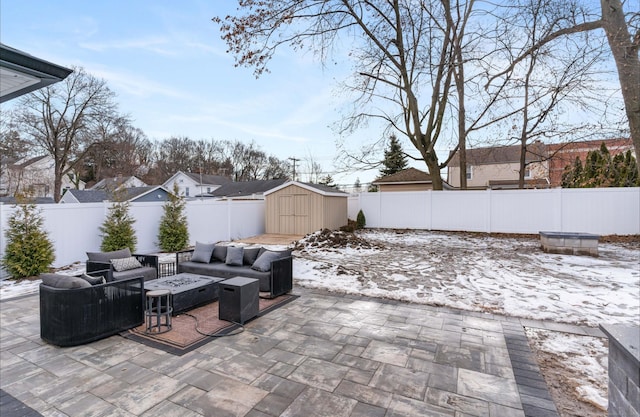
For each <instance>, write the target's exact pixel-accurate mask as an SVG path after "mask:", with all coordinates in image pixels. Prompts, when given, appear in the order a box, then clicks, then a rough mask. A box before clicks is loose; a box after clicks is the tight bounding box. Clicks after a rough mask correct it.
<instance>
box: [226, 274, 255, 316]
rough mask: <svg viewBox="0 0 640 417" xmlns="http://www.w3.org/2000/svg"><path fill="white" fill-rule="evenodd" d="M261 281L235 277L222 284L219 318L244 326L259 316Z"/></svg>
mask: <svg viewBox="0 0 640 417" xmlns="http://www.w3.org/2000/svg"><path fill="white" fill-rule="evenodd" d="M259 295H260V281H259V280H257V279H254V278H245V277H235V278H231V279H227V280H225V281H222V282H220V298H219V307H218V318H219V319H220V320H226V321H230V322H233V323H240V324H244V323H245V322H246V321H248V320H251V319H252V318H254V317H256V316H257V315H258V312H259V311H260V308H259V298H260V297H259Z"/></svg>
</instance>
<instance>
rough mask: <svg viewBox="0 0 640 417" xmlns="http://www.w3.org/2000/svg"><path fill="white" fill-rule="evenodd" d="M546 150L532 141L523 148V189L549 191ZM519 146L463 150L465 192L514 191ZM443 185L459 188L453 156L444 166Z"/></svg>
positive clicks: (517, 170)
mask: <svg viewBox="0 0 640 417" xmlns="http://www.w3.org/2000/svg"><path fill="white" fill-rule="evenodd" d="M546 159H547V147H546V145H545V144H543V143H542V142H534V143H531V144H529V146H528V147H527V154H526V158H525V161H526V164H527V165H526V166H525V172H524V179H525V188H549V176H548V173H549V169H548V162H547V161H546ZM519 173H520V145H514V146H493V147H488V148H475V149H467V169H466V176H467V188H468V189H487V188H490V189H511V188H518V175H519ZM447 182H448V183H449V184H450V185H451V186H452V187H454V188H459V187H460V157H459V154H458V153H456V154H455V155H454V156H453V158H452V159H451V161H450V162H449V166H448V167H447Z"/></svg>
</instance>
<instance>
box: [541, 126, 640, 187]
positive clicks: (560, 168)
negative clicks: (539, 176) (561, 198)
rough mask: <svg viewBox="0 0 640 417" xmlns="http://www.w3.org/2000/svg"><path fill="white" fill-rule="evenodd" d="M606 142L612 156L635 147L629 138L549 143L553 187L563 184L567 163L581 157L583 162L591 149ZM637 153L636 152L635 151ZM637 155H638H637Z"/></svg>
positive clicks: (550, 179)
mask: <svg viewBox="0 0 640 417" xmlns="http://www.w3.org/2000/svg"><path fill="white" fill-rule="evenodd" d="M602 142H604V144H605V146H606V147H607V149H608V150H609V152H610V153H611V156H614V155H617V154H619V153H624V152H627V151H628V150H631V152H634V149H633V141H632V140H631V138H628V139H606V140H602V139H600V140H590V141H584V142H570V143H554V144H549V145H547V155H548V157H549V182H550V186H551V187H560V186H561V185H562V173H563V172H564V169H565V167H566V166H567V165H572V164H573V163H574V161H575V160H576V157H579V158H580V160H581V161H582V163H583V164H584V161H585V160H586V158H587V154H588V153H589V151H594V150H598V149H600V146H601V145H602ZM634 154H635V152H634ZM636 157H637V155H636Z"/></svg>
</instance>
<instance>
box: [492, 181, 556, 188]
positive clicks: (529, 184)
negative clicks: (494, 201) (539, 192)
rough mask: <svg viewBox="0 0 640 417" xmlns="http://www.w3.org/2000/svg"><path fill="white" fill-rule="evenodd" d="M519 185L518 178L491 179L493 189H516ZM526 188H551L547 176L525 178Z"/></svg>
mask: <svg viewBox="0 0 640 417" xmlns="http://www.w3.org/2000/svg"><path fill="white" fill-rule="evenodd" d="M518 187H519V182H518V180H490V181H489V188H491V189H492V190H500V189H516V188H518ZM524 188H529V189H531V188H550V184H549V181H547V179H546V178H532V179H527V180H524Z"/></svg>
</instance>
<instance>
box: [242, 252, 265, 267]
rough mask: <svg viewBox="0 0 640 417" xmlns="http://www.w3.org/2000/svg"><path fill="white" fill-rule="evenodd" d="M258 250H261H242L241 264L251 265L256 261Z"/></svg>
mask: <svg viewBox="0 0 640 417" xmlns="http://www.w3.org/2000/svg"><path fill="white" fill-rule="evenodd" d="M260 249H262V248H244V255H243V256H242V262H243V263H244V264H245V265H253V263H254V262H255V261H256V259H258V252H260Z"/></svg>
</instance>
